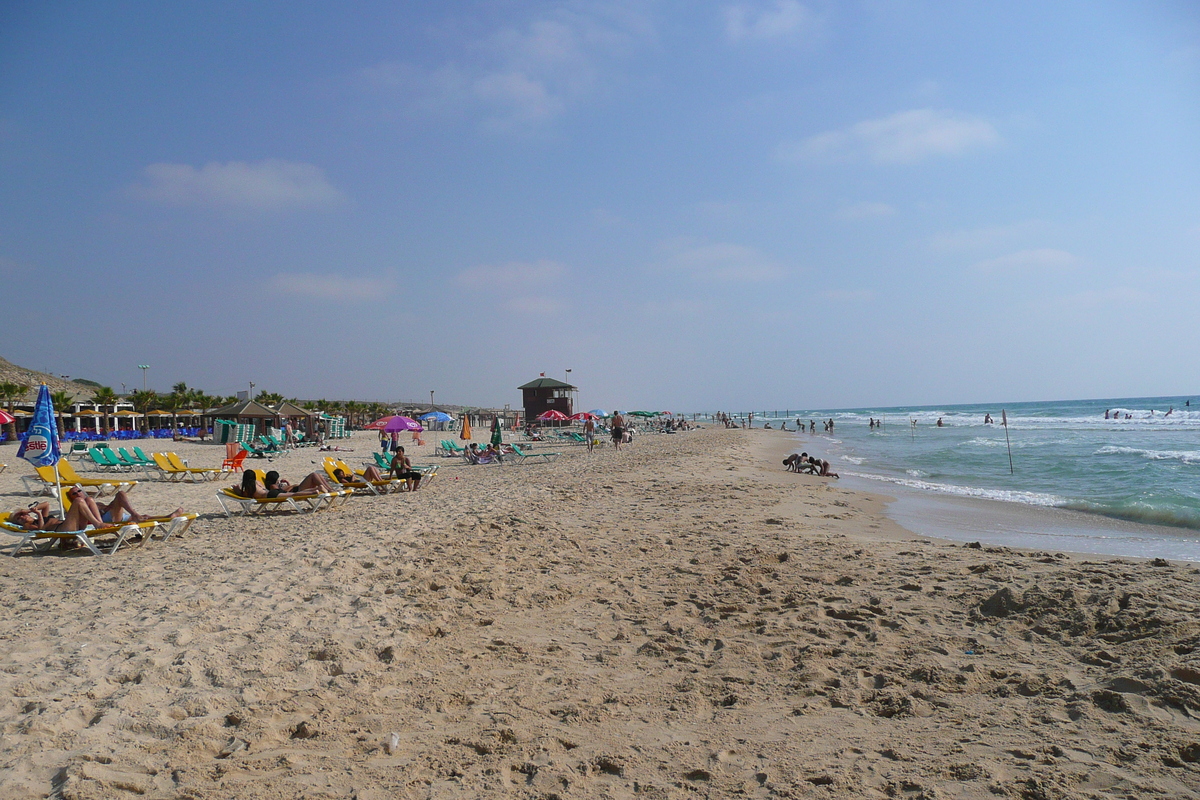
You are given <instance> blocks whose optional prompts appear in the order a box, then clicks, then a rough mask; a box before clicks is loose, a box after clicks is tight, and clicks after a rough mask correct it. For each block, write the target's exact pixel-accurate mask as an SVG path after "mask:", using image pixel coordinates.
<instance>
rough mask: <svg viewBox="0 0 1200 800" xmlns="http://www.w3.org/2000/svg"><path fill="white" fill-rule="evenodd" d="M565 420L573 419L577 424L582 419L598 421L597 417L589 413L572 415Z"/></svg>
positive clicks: (581, 412)
mask: <svg viewBox="0 0 1200 800" xmlns="http://www.w3.org/2000/svg"><path fill="white" fill-rule="evenodd" d="M567 419H573V420H575V421H576V422H578V421H579V420H583V419H599V417H598V416H597V415H595V414H593V413H592V412H591V411H580V412H579V413H578V414H572V415H571V416H569V417H567Z"/></svg>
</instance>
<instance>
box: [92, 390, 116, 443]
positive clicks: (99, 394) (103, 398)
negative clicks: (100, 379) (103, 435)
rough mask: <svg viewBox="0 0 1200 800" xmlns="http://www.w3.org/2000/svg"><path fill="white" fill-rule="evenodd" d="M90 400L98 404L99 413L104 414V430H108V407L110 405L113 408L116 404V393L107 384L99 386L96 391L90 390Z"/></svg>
mask: <svg viewBox="0 0 1200 800" xmlns="http://www.w3.org/2000/svg"><path fill="white" fill-rule="evenodd" d="M92 402H93V403H95V404H96V405H98V406H100V411H101V413H103V414H104V430H105V432H107V431H108V430H109V427H108V422H109V417H108V409H109V408H110V407H111V408H113V409H114V410H115V409H116V406H117V393H116V392H114V391H113V390H112V389H111V388H109V387H107V386H101V387H100V388H99V389H97V390H96V391H94V392H92Z"/></svg>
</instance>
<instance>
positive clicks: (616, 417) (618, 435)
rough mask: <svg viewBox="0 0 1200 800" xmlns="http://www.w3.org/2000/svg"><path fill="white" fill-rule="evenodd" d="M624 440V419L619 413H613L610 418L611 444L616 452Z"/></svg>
mask: <svg viewBox="0 0 1200 800" xmlns="http://www.w3.org/2000/svg"><path fill="white" fill-rule="evenodd" d="M624 440H625V418H624V417H623V416H621V415H620V413H614V414H613V418H612V442H613V447H614V448H615V449H617V450H620V449H621V442H623V441H624Z"/></svg>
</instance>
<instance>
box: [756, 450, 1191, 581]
mask: <svg viewBox="0 0 1200 800" xmlns="http://www.w3.org/2000/svg"><path fill="white" fill-rule="evenodd" d="M814 444H820V442H819V441H817V442H814ZM806 445H807V442H805V441H804V440H800V439H797V438H796V436H795V434H792V442H791V443H790V444H786V445H785V444H782V443H781V444H780V447H781V448H782V449H780V450H779V453H780V458H781V459H782V457H783V456H785V455H787V454H788V453H791V452H799V451H801V450H804V449H806ZM835 466H842V465H835ZM839 480H840V481H841V483H842V484H843V485H845V486H846V487H847V488H849V489H853V490H856V491H861V492H865V493H867V494H871V495H878V496H880V497H882V498H886V503H885V506H884V513H885V514H886V515H887V516H888V518H889V519H890V520H892V521H893V522H895V523H896V524H898V525H900V526H901V527H902V528H904V529H905V530H907V531H909V532H910V533H911V534H912V535H914V536H921V537H925V538H931V539H936V540H939V541H944V542H952V543H959V544H961V543H966V542H975V541H979V542H983V543H985V544H991V545H995V546H1001V547H1013V548H1019V549H1025V550H1050V551H1055V552H1065V553H1069V554H1071V555H1072V556H1075V557H1079V558H1095V557H1103V556H1110V557H1113V558H1132V559H1137V560H1139V561H1151V560H1153V559H1155V558H1163V559H1167V560H1169V561H1172V562H1176V563H1184V564H1200V532H1197V531H1195V530H1193V529H1191V528H1185V527H1178V526H1172V525H1153V524H1149V523H1141V522H1135V521H1133V520H1126V519H1121V518H1118V517H1112V516H1108V515H1105V514H1100V513H1090V512H1087V511H1080V510H1077V509H1071V508H1064V507H1060V506H1038V505H1032V504H1028V503H1020V502H1015V501H1007V500H996V499H992V498H986V497H969V496H962V495H954V494H945V493H941V492H935V491H928V490H922V489H916V488H912V487H907V486H904V485H902V484H897V483H894V482H892V481H888V480H886V479H874V478H871V477H864V476H862V475H846V476H845V477H843V478H840V479H839ZM1148 550H1151V551H1153V552H1147V551H1148Z"/></svg>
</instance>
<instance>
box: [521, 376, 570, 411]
mask: <svg viewBox="0 0 1200 800" xmlns="http://www.w3.org/2000/svg"><path fill="white" fill-rule="evenodd" d="M517 388H518V389H520V390H521V393H522V395H521V402H522V405H523V406H524V408H525V419H527V420H535V419H537V417H538V415H539V414H544V413H546V412H547V411H561V412H562V413H563V414H565V415H567V416H568V417H569V416H571V415H572V414H574V413H575V412H574V411H573V410H572V408H571V392H574V391H577V390H578V387H575V386H572V385H571V384H569V383H563V382H562V381H556V380H555V379H554V378H547V377H546V376H545V375H543V376H542V377H540V378H538V379H537V380H532V381H530V382H529V383H527V384H525V385H523V386H518V387H517Z"/></svg>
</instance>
